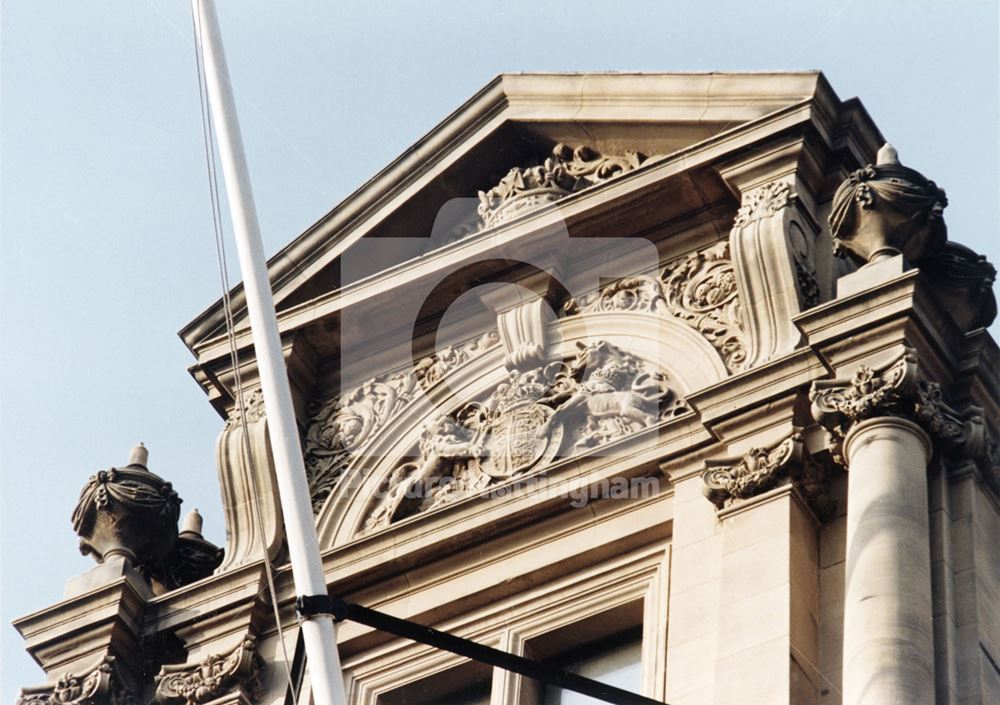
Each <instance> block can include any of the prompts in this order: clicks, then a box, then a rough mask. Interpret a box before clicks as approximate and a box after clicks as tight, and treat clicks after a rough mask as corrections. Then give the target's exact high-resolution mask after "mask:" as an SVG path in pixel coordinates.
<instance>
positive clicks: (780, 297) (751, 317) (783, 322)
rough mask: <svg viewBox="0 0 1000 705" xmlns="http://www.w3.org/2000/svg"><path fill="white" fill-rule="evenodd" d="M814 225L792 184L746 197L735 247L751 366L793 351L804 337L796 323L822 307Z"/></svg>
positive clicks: (771, 186) (755, 190)
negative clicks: (808, 311) (804, 314)
mask: <svg viewBox="0 0 1000 705" xmlns="http://www.w3.org/2000/svg"><path fill="white" fill-rule="evenodd" d="M812 223H813V220H812V218H810V217H809V216H808V214H807V213H806V212H805V210H804V208H803V207H802V205H801V204H800V202H799V199H798V197H797V196H796V194H795V193H794V191H793V189H792V186H791V185H790V184H789V183H787V182H786V181H773V182H771V183H768V184H766V185H764V186H759V187H756V188H753V189H750V190H747V191H745V192H744V193H743V205H742V206H741V207H740V209H739V212H738V213H737V214H736V219H735V221H734V222H733V229H732V231H731V232H730V235H729V242H730V249H731V252H732V260H733V267H734V269H735V272H736V282H737V286H738V287H739V292H740V298H741V300H742V301H743V307H742V315H743V321H744V329H745V330H746V331H747V332H748V334H749V335H748V337H749V346H750V350H749V354H748V359H747V365H748V366H752V365H755V364H759V363H762V362H766V361H768V360H772V359H774V358H776V357H780V356H781V355H783V354H785V353H788V352H790V351H791V350H793V349H794V348H795V347H796V346H797V345H798V343H799V341H800V338H801V335H800V333H799V330H798V329H797V328H796V327H795V324H794V323H792V318H793V317H794V316H796V315H797V314H798V313H800V312H801V311H803V310H805V309H807V308H809V307H810V306H814V305H816V304H817V303H819V300H820V286H819V283H818V281H817V275H816V266H815V251H816V247H815V239H816V230H815V226H814V225H813V224H812Z"/></svg>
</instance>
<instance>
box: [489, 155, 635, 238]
mask: <svg viewBox="0 0 1000 705" xmlns="http://www.w3.org/2000/svg"><path fill="white" fill-rule="evenodd" d="M645 159H646V157H645V156H644V155H642V154H640V153H638V152H626V153H625V154H624V155H621V156H605V155H603V154H601V153H600V152H597V151H596V150H594V149H591V148H590V147H586V146H580V147H576V148H575V149H573V148H571V147H568V146H567V145H564V144H557V145H556V146H555V147H554V148H553V149H552V154H551V156H549V157H548V158H547V159H546V160H545V161H544V162H542V163H541V164H540V165H538V166H529V167H515V168H513V169H511V170H510V171H509V172H507V174H506V176H504V177H503V178H502V179H500V182H499V183H498V184H497V185H496V186H494V187H493V188H491V189H489V190H488V191H480V192H479V217H480V218H481V219H482V227H483V228H491V227H493V226H494V225H499V224H500V223H503V222H506V221H508V220H512V219H513V218H516V217H517V216H519V215H521V214H523V213H526V212H528V211H530V210H533V209H535V208H538V207H539V206H542V205H545V204H548V203H554V202H556V201H558V200H560V199H562V198H565V197H566V196H568V195H570V194H571V193H575V192H576V191H580V190H583V189H585V188H587V187H589V186H593V185H594V184H598V183H601V182H603V181H607V180H608V179H611V178H614V177H615V176H618V175H620V174H624V173H627V172H629V171H632V170H633V169H636V168H637V167H639V166H640V165H641V164H642V163H643V162H644V161H645Z"/></svg>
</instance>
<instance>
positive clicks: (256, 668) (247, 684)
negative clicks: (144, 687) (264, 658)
mask: <svg viewBox="0 0 1000 705" xmlns="http://www.w3.org/2000/svg"><path fill="white" fill-rule="evenodd" d="M256 649H257V641H256V639H254V638H253V637H252V636H248V637H247V638H246V639H244V640H243V642H242V643H240V645H239V646H237V647H236V648H235V649H233V650H232V651H230V652H229V653H226V654H210V655H209V656H208V657H207V658H206V659H204V660H203V661H201V662H199V663H196V664H193V665H188V664H183V665H166V666H164V667H163V668H161V669H160V673H159V674H158V675H157V676H156V695H155V696H154V700H155V701H156V702H160V703H176V702H183V703H184V705H200V704H201V703H207V702H210V701H212V700H216V699H218V698H220V697H222V696H223V695H226V694H227V693H231V692H233V691H236V690H242V691H244V692H246V693H247V694H248V695H249V696H250V698H251V700H256V698H257V697H259V692H260V690H261V683H260V674H261V669H262V666H261V660H260V657H259V656H257V653H256Z"/></svg>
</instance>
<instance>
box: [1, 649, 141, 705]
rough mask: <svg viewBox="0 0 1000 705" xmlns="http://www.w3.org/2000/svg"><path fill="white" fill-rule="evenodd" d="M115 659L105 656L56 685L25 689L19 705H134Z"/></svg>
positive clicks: (60, 680) (68, 674)
mask: <svg viewBox="0 0 1000 705" xmlns="http://www.w3.org/2000/svg"><path fill="white" fill-rule="evenodd" d="M114 663H115V657H114V656H110V655H109V656H104V657H103V658H102V659H101V660H100V662H98V664H97V665H96V666H94V667H93V668H92V669H91V670H89V671H87V672H85V673H83V674H82V675H76V674H72V673H67V674H64V675H62V676H59V679H58V680H57V681H56V682H55V683H49V684H48V685H42V686H35V687H31V688H22V689H21V694H20V695H19V696H18V698H17V704H16V705H135V703H136V701H135V699H134V698H133V695H132V692H131V690H129V689H128V688H126V687H124V686H123V685H122V683H121V681H120V679H119V677H118V675H117V671H116V670H115V667H114Z"/></svg>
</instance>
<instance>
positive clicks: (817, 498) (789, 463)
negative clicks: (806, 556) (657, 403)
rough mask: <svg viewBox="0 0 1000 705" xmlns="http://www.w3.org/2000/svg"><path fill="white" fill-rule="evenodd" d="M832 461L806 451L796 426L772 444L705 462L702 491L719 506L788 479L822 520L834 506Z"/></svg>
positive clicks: (724, 505) (723, 506) (746, 497)
mask: <svg viewBox="0 0 1000 705" xmlns="http://www.w3.org/2000/svg"><path fill="white" fill-rule="evenodd" d="M831 465H832V463H831V462H830V460H829V456H828V455H827V454H826V453H824V454H823V457H822V458H821V457H816V456H812V455H809V454H808V453H806V452H805V442H804V437H803V434H802V432H801V431H798V430H796V431H793V432H792V433H791V434H789V435H788V436H786V437H785V438H783V439H782V440H780V441H778V442H777V443H776V444H774V445H773V446H770V447H766V448H759V447H754V448H750V449H749V450H748V451H747V452H746V453H744V454H743V455H742V456H740V457H739V458H733V459H728V460H710V461H708V462H706V463H705V471H704V472H703V473H702V476H701V477H702V482H703V487H702V491H703V493H704V495H705V497H706V498H707V499H708V500H709V501H710V502H711V503H712V504H714V505H715V506H716V508H717V509H720V510H721V509H724V508H725V507H728V506H732V505H733V504H736V503H737V502H741V501H744V500H749V499H751V498H753V497H755V496H757V495H760V494H762V493H764V492H767V491H768V490H771V489H774V488H775V487H778V486H780V485H781V484H782V483H783V482H788V483H790V484H791V485H792V486H793V487H794V488H795V489H796V490H798V492H799V493H800V495H801V496H802V498H803V499H805V501H806V503H807V504H808V505H809V507H810V508H811V509H812V511H813V512H814V513H815V515H816V517H817V518H818V519H819V520H820V521H825V520H826V519H828V518H829V517H831V516H833V514H834V510H835V509H836V503H835V502H834V501H833V499H831V497H830V471H831Z"/></svg>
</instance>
